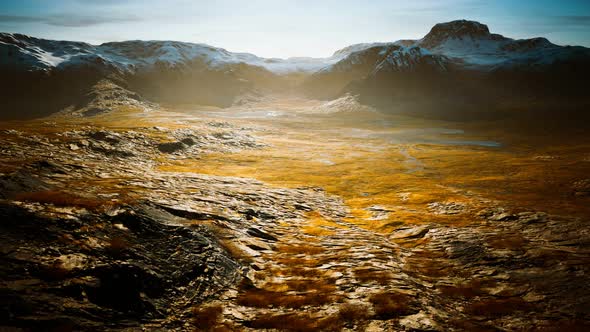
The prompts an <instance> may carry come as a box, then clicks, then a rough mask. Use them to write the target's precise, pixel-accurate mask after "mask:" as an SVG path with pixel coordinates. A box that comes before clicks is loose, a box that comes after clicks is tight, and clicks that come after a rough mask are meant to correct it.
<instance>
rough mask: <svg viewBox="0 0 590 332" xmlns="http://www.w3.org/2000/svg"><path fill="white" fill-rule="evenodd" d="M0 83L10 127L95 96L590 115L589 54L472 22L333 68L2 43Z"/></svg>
mask: <svg viewBox="0 0 590 332" xmlns="http://www.w3.org/2000/svg"><path fill="white" fill-rule="evenodd" d="M0 72H1V73H2V77H3V80H2V82H1V83H0V91H1V92H0V98H2V106H3V107H2V109H3V110H4V111H3V112H2V114H1V116H2V117H4V118H6V117H38V116H43V115H48V114H51V113H54V112H57V111H59V110H62V109H64V108H67V107H73V108H74V109H79V108H80V107H83V106H84V105H86V104H87V103H88V95H93V93H94V92H93V91H96V90H97V88H96V86H97V85H99V86H102V87H104V86H109V87H110V88H109V89H111V90H110V91H127V92H126V93H127V94H130V95H133V96H134V99H142V98H143V99H146V100H149V101H153V102H165V103H195V104H205V105H214V106H220V107H225V106H229V105H231V104H232V103H234V102H235V101H236V100H238V99H240V96H243V95H247V94H251V93H253V94H259V93H274V92H285V91H290V92H293V90H294V89H295V91H298V92H303V93H305V94H306V95H308V96H310V97H313V98H320V99H334V98H339V97H341V96H344V95H346V94H352V95H358V96H359V100H360V101H361V102H362V103H365V104H368V105H370V106H374V107H376V108H378V109H380V110H382V111H387V112H393V111H395V112H398V111H407V112H410V113H413V114H415V113H436V115H437V116H439V115H440V116H443V117H444V116H447V115H451V114H452V113H457V114H456V115H457V116H459V117H465V116H467V115H466V114H467V113H469V114H471V115H473V114H475V113H481V114H488V115H489V114H500V113H501V112H502V111H505V110H512V109H521V108H528V109H531V108H535V109H544V110H547V111H550V112H552V110H553V109H555V108H557V107H559V108H560V109H561V110H563V109H572V110H574V111H576V112H578V109H585V107H587V105H590V102H589V101H588V99H589V98H588V97H587V93H586V89H585V82H586V80H587V78H588V77H589V75H590V49H588V48H584V47H579V46H559V45H555V44H553V43H551V42H549V41H548V40H547V39H545V38H533V39H516V40H515V39H511V38H507V37H504V36H501V35H498V34H493V33H491V32H490V31H489V29H488V27H487V26H486V25H485V24H481V23H478V22H474V21H466V20H458V21H452V22H447V23H440V24H436V25H435V26H434V27H433V28H432V29H431V30H430V32H429V33H428V34H427V35H426V36H424V38H422V39H419V40H398V41H395V42H387V43H362V44H355V45H351V46H348V47H345V48H343V49H341V50H338V51H336V52H335V53H334V54H333V55H332V56H331V57H328V58H289V59H276V58H272V59H268V58H261V57H258V56H256V55H253V54H249V53H233V52H229V51H227V50H225V49H222V48H217V47H213V46H209V45H205V44H194V43H184V42H176V41H139V40H134V41H124V42H111V43H104V44H101V45H90V44H87V43H82V42H71V41H52V40H45V39H38V38H34V37H29V36H25V35H21V34H10V33H0ZM105 79H106V80H107V81H109V82H110V83H105ZM101 89H102V88H99V89H98V90H101ZM475 110H476V111H475ZM91 113H92V112H91ZM476 115H477V114H476Z"/></svg>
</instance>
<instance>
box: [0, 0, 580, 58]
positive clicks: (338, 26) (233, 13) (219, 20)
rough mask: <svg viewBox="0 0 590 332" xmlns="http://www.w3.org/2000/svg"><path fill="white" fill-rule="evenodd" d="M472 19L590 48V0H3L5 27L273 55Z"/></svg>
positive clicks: (53, 35) (321, 51)
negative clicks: (168, 41) (177, 42)
mask: <svg viewBox="0 0 590 332" xmlns="http://www.w3.org/2000/svg"><path fill="white" fill-rule="evenodd" d="M463 18H465V19H471V20H477V21H480V22H482V23H485V24H487V25H488V26H489V27H490V30H491V31H492V32H496V33H500V34H503V35H505V36H508V37H513V38H529V37H537V36H545V37H547V38H549V39H550V40H551V41H553V42H554V43H557V44H570V45H584V46H590V0H569V1H554V0H552V1H550V0H521V1H509V0H494V1H481V0H438V1H434V0H414V1H407V0H404V1H401V0H399V1H398V0H373V1H370V0H364V1H362V0H324V1H321V0H315V1H314V0H298V1H293V0H292V1H288V0H274V1H272V0H208V1H203V0H193V1H189V0H168V1H156V0H53V1H46V0H15V1H12V0H2V1H0V31H4V32H20V33H25V34H29V35H33V36H37V37H43V38H49V39H64V40H81V41H86V42H90V43H94V44H99V43H102V42H106V41H120V40H128V39H172V40H181V41H189V42H203V43H207V44H211V45H214V46H219V47H223V48H226V49H228V50H230V51H240V52H251V53H254V54H257V55H260V56H265V57H289V56H316V57H322V56H329V55H331V54H332V53H333V52H334V51H335V50H337V49H340V48H342V47H344V46H347V45H350V44H354V43H360V42H374V41H394V40H397V39H406V38H412V39H414V38H421V37H422V36H424V35H425V34H426V33H428V31H429V30H430V28H431V27H432V26H433V25H434V24H436V23H439V22H445V21H450V20H455V19H463Z"/></svg>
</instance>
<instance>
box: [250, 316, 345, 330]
mask: <svg viewBox="0 0 590 332" xmlns="http://www.w3.org/2000/svg"><path fill="white" fill-rule="evenodd" d="M245 325H246V326H247V327H250V328H254V329H271V330H278V331H294V332H312V331H326V332H332V331H341V330H342V327H343V325H342V322H341V321H340V320H339V319H338V317H337V316H334V315H332V316H328V317H324V318H320V317H317V316H314V315H312V314H309V313H297V314H295V313H289V314H278V315H273V314H266V315H261V316H259V317H257V318H255V319H253V320H251V321H248V322H246V324H245Z"/></svg>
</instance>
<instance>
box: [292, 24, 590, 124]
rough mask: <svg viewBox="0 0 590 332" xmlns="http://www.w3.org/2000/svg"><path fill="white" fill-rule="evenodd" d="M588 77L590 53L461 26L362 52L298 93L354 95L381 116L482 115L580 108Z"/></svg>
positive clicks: (316, 76)
mask: <svg viewBox="0 0 590 332" xmlns="http://www.w3.org/2000/svg"><path fill="white" fill-rule="evenodd" d="M589 74H590V49H588V48H584V47H580V46H558V45H555V44H552V43H551V42H549V41H548V40H547V39H545V38H533V39H519V40H515V39H511V38H507V37H504V36H501V35H498V34H493V33H490V31H489V29H488V27H487V26H486V25H484V24H481V23H478V22H474V21H466V20H459V21H452V22H448V23H441V24H437V25H435V26H434V27H433V28H432V29H431V31H430V32H429V33H428V34H427V35H426V36H424V38H422V39H420V40H400V41H396V42H392V43H386V44H378V45H369V46H368V47H367V48H359V49H358V50H356V51H355V52H352V53H350V54H349V55H347V56H346V57H344V58H343V59H342V60H340V61H339V62H337V63H335V64H332V65H329V66H327V67H325V68H323V69H322V70H320V71H318V72H316V73H314V74H313V75H311V76H310V77H308V78H307V79H306V81H305V82H304V83H303V89H304V90H305V91H306V93H308V94H309V95H311V96H313V97H316V98H326V99H331V98H334V97H337V96H340V95H344V94H346V93H353V94H358V95H360V98H361V101H362V102H364V103H367V104H370V105H372V106H376V107H378V108H379V109H381V110H386V111H399V110H406V111H409V112H410V113H415V112H419V113H433V112H434V113H438V114H436V115H437V116H443V117H444V116H448V115H453V116H457V117H465V116H471V115H475V116H476V117H479V115H484V116H487V115H493V114H494V111H498V113H497V114H500V111H504V110H509V109H519V108H526V107H535V108H538V109H539V108H545V110H547V111H552V109H554V108H556V107H560V108H561V109H575V110H577V109H585V108H587V106H588V105H590V102H589V101H588V99H589V98H588V97H587V92H586V89H585V83H584V82H585V81H586V80H587V78H588V77H589V76H588V75H589ZM451 113H454V114H451ZM466 113H469V114H466ZM477 113H479V114H477Z"/></svg>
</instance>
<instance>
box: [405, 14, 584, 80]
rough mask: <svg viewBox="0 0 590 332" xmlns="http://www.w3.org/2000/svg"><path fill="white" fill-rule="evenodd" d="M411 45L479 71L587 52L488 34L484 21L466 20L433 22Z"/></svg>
mask: <svg viewBox="0 0 590 332" xmlns="http://www.w3.org/2000/svg"><path fill="white" fill-rule="evenodd" d="M415 45H416V46H418V47H421V48H424V49H427V50H429V51H430V52H432V53H434V54H440V55H444V56H446V57H449V58H450V59H452V60H454V61H456V62H457V63H460V64H463V65H464V66H466V67H472V68H473V69H479V70H495V69H499V68H502V67H511V66H518V65H527V66H537V65H540V66H542V65H550V64H552V63H555V62H559V61H566V60H569V59H574V58H576V57H584V56H585V57H588V56H589V55H590V52H589V50H588V49H587V48H584V47H579V46H578V47H575V46H558V45H555V44H552V43H551V42H550V41H549V40H547V39H546V38H532V39H516V40H515V39H511V38H506V37H504V36H502V35H499V34H492V33H490V31H489V29H488V27H487V25H485V24H481V23H479V22H473V21H466V20H459V21H452V22H448V23H440V24H437V25H435V26H434V27H433V28H432V30H430V32H429V33H428V34H427V35H426V36H425V37H424V38H422V39H420V40H418V41H416V43H415Z"/></svg>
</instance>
